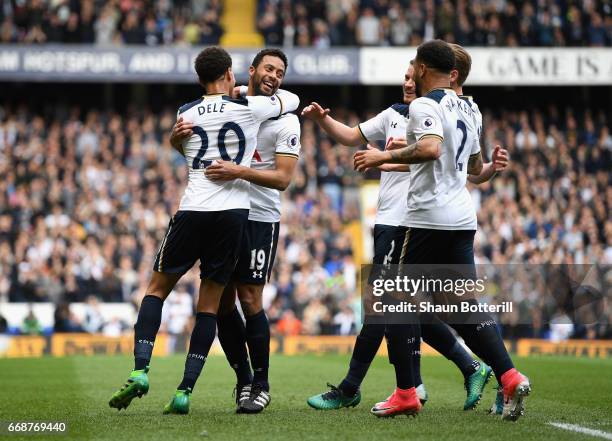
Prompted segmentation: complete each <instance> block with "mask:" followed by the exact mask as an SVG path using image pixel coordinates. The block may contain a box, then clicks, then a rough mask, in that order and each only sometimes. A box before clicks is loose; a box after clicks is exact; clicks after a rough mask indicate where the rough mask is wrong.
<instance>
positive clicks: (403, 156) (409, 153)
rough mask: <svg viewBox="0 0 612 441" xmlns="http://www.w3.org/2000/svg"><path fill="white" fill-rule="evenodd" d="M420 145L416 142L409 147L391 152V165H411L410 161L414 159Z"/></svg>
mask: <svg viewBox="0 0 612 441" xmlns="http://www.w3.org/2000/svg"><path fill="white" fill-rule="evenodd" d="M418 144H419V143H418V142H415V143H414V144H410V145H409V146H408V147H404V148H402V149H398V150H391V163H393V164H409V163H410V160H411V159H412V158H414V154H415V153H416V151H417V146H418Z"/></svg>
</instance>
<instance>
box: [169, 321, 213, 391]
mask: <svg viewBox="0 0 612 441" xmlns="http://www.w3.org/2000/svg"><path fill="white" fill-rule="evenodd" d="M216 328H217V316H216V315H215V314H211V313H208V312H198V313H197V314H196V322H195V326H194V327H193V331H192V332H191V340H190V341H189V352H188V353H187V359H186V360H185V371H184V373H183V381H181V384H179V386H178V388H177V389H178V390H185V389H187V388H188V387H189V388H191V390H193V388H194V387H195V383H196V381H197V380H198V377H199V376H200V373H201V372H202V368H203V367H204V362H205V361H206V357H207V356H208V351H210V347H211V346H212V343H213V341H214V340H215V331H216Z"/></svg>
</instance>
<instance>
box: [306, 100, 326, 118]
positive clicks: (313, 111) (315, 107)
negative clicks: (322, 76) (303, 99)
mask: <svg viewBox="0 0 612 441" xmlns="http://www.w3.org/2000/svg"><path fill="white" fill-rule="evenodd" d="M327 115H329V109H324V108H323V107H321V106H320V105H319V103H315V102H314V101H313V102H312V103H310V104H309V105H308V106H306V107H304V109H302V116H303V117H305V118H308V119H312V120H313V121H321V120H322V119H323V118H325V117H326V116H327Z"/></svg>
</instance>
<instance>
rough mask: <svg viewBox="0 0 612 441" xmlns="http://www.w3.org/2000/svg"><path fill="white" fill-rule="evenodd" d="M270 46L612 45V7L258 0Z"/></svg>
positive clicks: (484, 0) (592, 3)
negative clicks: (437, 40) (438, 40)
mask: <svg viewBox="0 0 612 441" xmlns="http://www.w3.org/2000/svg"><path fill="white" fill-rule="evenodd" d="M259 11H260V12H259V21H258V27H259V30H260V32H261V33H262V34H263V36H264V38H265V41H266V44H273V45H284V46H302V47H306V46H314V47H317V48H327V47H330V46H406V45H411V46H418V45H419V44H420V43H422V42H423V41H427V40H431V39H433V38H442V39H444V40H446V41H448V42H455V43H458V44H461V45H463V46H609V45H611V44H612V5H611V4H610V2H607V1H600V0H587V1H571V0H539V1H536V0H527V1H524V0H477V1H467V0H314V1H312V0H298V1H295V0H260V1H259Z"/></svg>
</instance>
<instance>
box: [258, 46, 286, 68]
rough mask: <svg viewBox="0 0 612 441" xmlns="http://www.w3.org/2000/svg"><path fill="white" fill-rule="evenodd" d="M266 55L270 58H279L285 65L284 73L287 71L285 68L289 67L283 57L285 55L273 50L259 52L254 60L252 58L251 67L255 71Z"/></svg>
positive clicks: (278, 50)
mask: <svg viewBox="0 0 612 441" xmlns="http://www.w3.org/2000/svg"><path fill="white" fill-rule="evenodd" d="M266 55H269V56H270V57H277V58H280V59H281V60H282V62H283V63H284V64H285V72H286V71H287V67H289V61H287V55H285V53H284V52H283V51H281V50H280V49H274V48H268V49H262V50H260V51H259V52H258V53H257V55H255V58H253V62H252V63H251V66H253V67H254V68H256V69H257V66H259V64H260V63H261V61H262V60H263V58H264V57H265V56H266Z"/></svg>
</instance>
